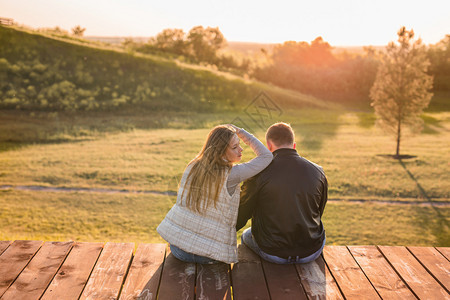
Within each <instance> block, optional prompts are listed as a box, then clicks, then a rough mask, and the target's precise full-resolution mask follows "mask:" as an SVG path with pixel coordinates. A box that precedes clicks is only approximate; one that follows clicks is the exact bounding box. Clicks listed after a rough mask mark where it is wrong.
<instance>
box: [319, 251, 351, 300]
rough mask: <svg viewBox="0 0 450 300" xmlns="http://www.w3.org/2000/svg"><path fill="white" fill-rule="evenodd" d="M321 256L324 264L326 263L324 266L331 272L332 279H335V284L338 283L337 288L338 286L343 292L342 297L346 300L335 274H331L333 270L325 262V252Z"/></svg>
mask: <svg viewBox="0 0 450 300" xmlns="http://www.w3.org/2000/svg"><path fill="white" fill-rule="evenodd" d="M320 256H322V259H323V262H324V264H325V267H326V268H327V269H328V271H329V272H330V274H331V277H333V280H334V282H336V286H337V288H338V289H339V292H341V295H342V297H344V299H345V294H344V292H343V291H342V288H341V287H340V286H339V283H338V281H337V280H336V277H334V274H333V272H331V268H330V266H329V265H328V263H327V261H326V260H325V256H324V255H323V252H322V253H321V254H320Z"/></svg>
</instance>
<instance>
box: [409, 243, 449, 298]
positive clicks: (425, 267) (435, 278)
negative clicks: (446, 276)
mask: <svg viewBox="0 0 450 300" xmlns="http://www.w3.org/2000/svg"><path fill="white" fill-rule="evenodd" d="M406 249H407V250H408V251H409V253H411V254H412V256H413V257H414V258H415V259H416V260H417V261H418V262H419V263H420V264H421V265H422V267H423V268H424V269H425V270H426V271H427V272H428V273H429V274H430V275H431V277H433V278H434V280H436V281H437V282H438V283H439V284H440V285H441V286H442V288H443V289H444V290H446V291H447V293H450V291H449V290H448V289H447V287H445V285H443V284H442V282H441V281H440V280H439V279H438V278H437V277H436V276H435V275H434V274H433V273H432V272H431V271H430V270H429V269H428V267H427V266H426V265H425V264H424V263H422V261H421V260H420V259H419V258H418V257H417V256H415V255H414V253H413V252H412V251H411V250H410V249H409V247H406ZM438 252H439V251H438ZM439 254H441V252H439ZM441 255H442V254H441ZM442 256H443V257H444V258H445V256H444V255H442Z"/></svg>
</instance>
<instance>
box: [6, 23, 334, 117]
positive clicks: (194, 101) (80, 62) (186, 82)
mask: <svg viewBox="0 0 450 300" xmlns="http://www.w3.org/2000/svg"><path fill="white" fill-rule="evenodd" d="M83 43H84V44H83ZM95 45H96V44H95V43H94V44H92V45H89V43H88V44H87V45H86V42H83V41H77V40H74V39H73V38H70V37H67V40H62V39H61V38H58V39H56V38H51V37H48V36H43V35H41V34H37V33H33V32H25V31H20V30H16V29H14V28H10V27H2V26H0V108H2V109H21V110H24V109H25V110H45V111H83V110H92V111H95V110H123V109H133V110H135V109H139V110H141V111H142V110H151V111H167V110H170V111H215V110H219V109H220V110H236V109H240V108H242V107H243V105H247V103H248V102H250V101H251V100H252V99H254V97H256V96H257V95H258V94H259V93H260V92H261V91H265V92H266V93H267V94H268V95H270V96H271V97H272V98H273V99H276V101H277V103H278V104H279V105H283V107H304V106H320V107H328V104H327V103H326V102H324V101H321V100H319V99H316V98H314V97H309V96H306V95H303V94H301V93H298V92H294V91H290V90H286V89H281V88H277V87H273V86H271V85H267V84H263V83H258V82H253V81H249V80H244V79H243V78H240V77H237V76H234V75H231V74H228V73H221V72H217V71H214V70H211V69H208V68H206V67H201V66H197V65H188V64H182V63H179V62H177V61H174V60H168V59H165V58H160V57H157V56H146V55H142V54H135V53H127V52H124V51H123V52H121V51H118V50H111V49H106V48H101V47H96V46H95Z"/></svg>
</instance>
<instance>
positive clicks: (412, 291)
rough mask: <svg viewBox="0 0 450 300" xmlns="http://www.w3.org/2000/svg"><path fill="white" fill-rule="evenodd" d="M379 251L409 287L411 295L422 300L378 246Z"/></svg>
mask: <svg viewBox="0 0 450 300" xmlns="http://www.w3.org/2000/svg"><path fill="white" fill-rule="evenodd" d="M376 247H377V249H378V251H380V253H381V255H383V257H384V259H385V260H386V261H387V262H388V264H389V265H390V266H391V267H392V269H393V270H394V272H395V273H397V275H398V277H400V279H401V280H402V281H403V283H404V284H405V285H406V286H407V287H408V289H409V290H410V291H411V293H413V294H414V296H416V298H417V299H420V297H419V296H418V295H417V294H416V293H415V292H414V290H413V289H412V288H411V286H410V285H409V284H408V282H406V280H405V279H403V277H402V275H401V274H400V272H398V271H397V269H396V268H395V267H394V265H393V264H392V263H391V262H390V261H389V259H388V258H387V257H386V255H384V253H383V251H381V249H380V248H379V247H378V245H376Z"/></svg>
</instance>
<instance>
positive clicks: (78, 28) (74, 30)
mask: <svg viewBox="0 0 450 300" xmlns="http://www.w3.org/2000/svg"><path fill="white" fill-rule="evenodd" d="M85 31H86V28H81V26H80V25H77V26H75V27H74V28H72V34H73V35H74V36H78V37H82V36H83V34H84V32H85Z"/></svg>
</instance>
